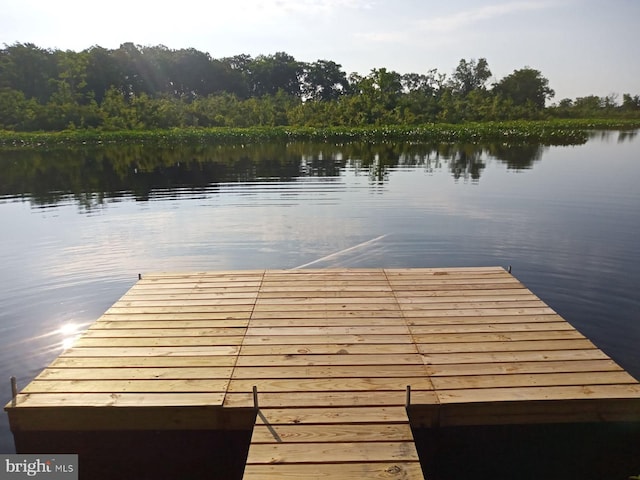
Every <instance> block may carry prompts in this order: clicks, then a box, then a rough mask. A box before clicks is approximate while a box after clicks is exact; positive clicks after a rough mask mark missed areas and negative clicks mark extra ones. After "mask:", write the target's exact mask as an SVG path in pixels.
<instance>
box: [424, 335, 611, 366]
mask: <svg viewBox="0 0 640 480" xmlns="http://www.w3.org/2000/svg"><path fill="white" fill-rule="evenodd" d="M580 342H581V343H583V342H584V341H580ZM587 342H588V344H587V347H586V348H584V349H582V350H581V349H577V350H576V349H572V347H573V346H574V345H565V344H564V342H563V343H561V344H560V345H558V346H559V347H560V348H558V349H557V350H545V349H544V348H542V349H540V350H535V349H531V348H530V347H529V345H528V344H527V347H528V348H529V351H517V350H514V351H510V352H504V351H502V352H500V351H498V352H492V351H484V352H461V353H460V352H455V353H428V354H427V353H424V354H423V355H422V359H423V361H424V362H425V364H426V365H443V366H444V365H451V364H465V365H473V364H476V363H477V364H479V365H486V364H488V363H491V362H498V363H500V362H508V363H514V362H516V363H521V362H550V361H576V360H609V357H607V355H605V353H604V352H602V351H601V350H598V349H597V348H596V347H595V346H594V345H593V344H592V343H591V342H589V341H588V340H587ZM536 345H538V343H536ZM540 346H541V347H547V348H553V346H554V345H553V344H551V345H544V344H540ZM563 346H564V347H565V348H566V349H563V348H562V347H563ZM523 350H527V349H526V348H525V349H523Z"/></svg>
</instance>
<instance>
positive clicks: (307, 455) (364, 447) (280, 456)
mask: <svg viewBox="0 0 640 480" xmlns="http://www.w3.org/2000/svg"><path fill="white" fill-rule="evenodd" d="M418 460H419V459H418V454H417V452H416V447H415V445H414V444H413V442H370V443H356V442H351V443H343V442H335V443H302V444H299V443H269V444H252V445H251V448H250V449H249V456H248V458H247V465H256V464H266V465H273V464H280V463H296V464H299V463H325V462H326V463H335V462H398V461H400V462H402V461H418Z"/></svg>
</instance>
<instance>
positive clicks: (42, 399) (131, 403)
mask: <svg viewBox="0 0 640 480" xmlns="http://www.w3.org/2000/svg"><path fill="white" fill-rule="evenodd" d="M223 401H224V392H206V393H197V392H190V393H182V392H169V393H167V392H161V393H154V392H145V393H114V392H108V393H38V394H25V393H20V394H18V396H17V397H16V407H18V408H20V407H29V408H36V407H38V408H39V407H54V408H60V407H61V406H64V407H196V406H218V407H220V406H221V405H222V402H223ZM14 408H15V407H14Z"/></svg>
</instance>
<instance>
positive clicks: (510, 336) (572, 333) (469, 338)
mask: <svg viewBox="0 0 640 480" xmlns="http://www.w3.org/2000/svg"><path fill="white" fill-rule="evenodd" d="M413 338H414V340H415V342H416V343H420V344H423V345H426V344H431V343H456V342H460V343H477V342H484V343H491V342H518V341H527V340H545V341H548V340H573V339H584V337H583V336H582V334H581V333H580V332H578V331H576V330H558V331H556V330H551V331H541V332H537V331H527V332H518V331H516V332H496V333H433V334H430V335H414V336H413Z"/></svg>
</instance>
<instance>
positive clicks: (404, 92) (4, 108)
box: [0, 43, 640, 131]
mask: <svg viewBox="0 0 640 480" xmlns="http://www.w3.org/2000/svg"><path fill="white" fill-rule="evenodd" d="M491 77H492V73H491V70H490V68H489V64H488V62H487V60H486V59H484V58H480V59H477V60H476V59H470V60H467V59H461V60H460V62H459V63H458V66H457V67H456V69H455V70H454V71H453V72H452V73H451V74H449V75H447V74H445V73H441V72H438V71H437V70H436V69H432V70H428V71H427V72H426V73H407V74H400V73H398V72H395V71H392V70H388V69H386V68H376V69H373V70H371V72H370V73H369V74H367V75H364V76H363V75H359V74H357V73H351V74H349V75H347V73H346V72H345V71H344V70H343V69H342V66H341V65H339V64H337V63H336V62H333V61H330V60H317V61H315V62H300V61H297V60H296V59H295V58H294V57H292V56H291V55H289V54H287V53H284V52H278V53H275V54H273V55H259V56H257V57H251V56H250V55H245V54H242V55H236V56H233V57H226V58H219V59H216V58H213V57H211V56H210V55H209V54H208V53H205V52H201V51H198V50H196V49H193V48H190V49H179V50H174V49H169V48H167V47H165V46H162V45H158V46H140V45H134V44H133V43H124V44H122V45H121V46H120V47H119V48H117V49H105V48H102V47H100V46H94V47H91V48H89V49H86V50H83V51H81V52H75V51H70V50H66V51H63V50H57V49H53V50H52V49H44V48H40V47H38V46H36V45H34V44H30V43H25V44H23V43H15V44H13V45H9V46H7V45H5V48H4V49H2V50H0V129H4V130H13V131H38V130H46V131H59V130H65V129H77V128H95V129H103V130H121V129H157V128H173V127H215V126H227V127H249V126H280V125H289V126H313V127H323V126H365V125H418V124H425V123H432V122H446V123H460V122H466V121H487V120H512V119H547V118H589V117H599V118H604V117H617V118H625V117H626V118H638V117H640V96H638V95H635V96H633V95H631V94H629V93H625V94H624V95H623V96H622V101H621V102H618V101H617V100H618V99H617V98H616V96H614V95H610V96H608V97H604V98H601V97H598V96H588V97H582V98H576V99H575V100H572V99H562V100H560V101H559V102H558V103H555V104H553V105H551V106H549V107H547V106H545V105H546V102H547V101H548V100H550V99H551V98H553V96H554V91H553V90H552V89H551V87H550V86H549V81H548V79H546V78H545V77H544V76H543V75H542V73H541V72H540V71H538V70H536V69H534V68H531V67H524V68H521V69H517V70H514V71H513V72H512V73H511V74H509V75H507V76H506V77H504V78H502V79H500V80H498V81H497V82H495V83H493V84H491V85H488V82H489V79H490V78H491Z"/></svg>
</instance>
